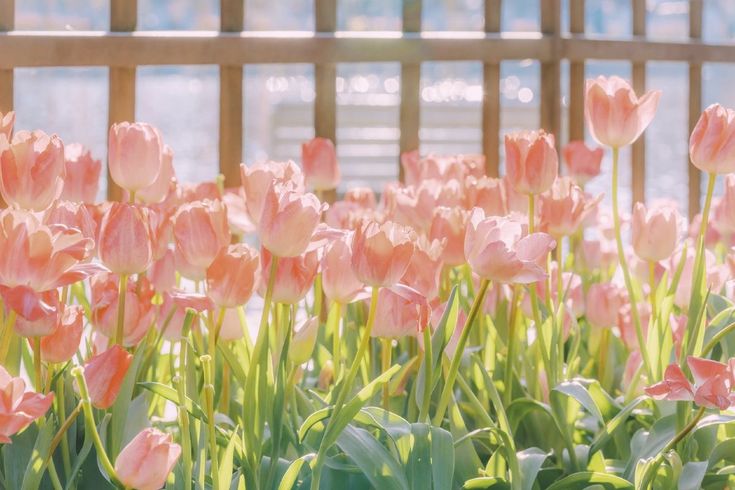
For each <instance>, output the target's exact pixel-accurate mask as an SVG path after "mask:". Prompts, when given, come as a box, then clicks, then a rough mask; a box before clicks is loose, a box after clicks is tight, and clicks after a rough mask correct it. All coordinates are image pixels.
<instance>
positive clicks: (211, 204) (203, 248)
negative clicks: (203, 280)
mask: <svg viewBox="0 0 735 490" xmlns="http://www.w3.org/2000/svg"><path fill="white" fill-rule="evenodd" d="M174 238H175V240H176V250H177V252H180V253H181V256H182V258H183V259H185V260H186V262H187V263H188V264H190V265H191V266H193V267H196V268H198V269H206V268H207V267H209V266H210V264H211V263H212V261H213V260H214V258H215V257H216V256H217V254H218V253H219V252H220V250H222V248H224V247H225V246H226V245H228V244H229V243H230V230H229V228H228V226H227V211H226V210H225V207H224V205H223V204H222V202H221V201H210V200H204V201H195V202H192V203H187V204H184V205H182V206H181V207H180V208H179V210H178V212H177V213H176V215H175V216H174ZM177 268H178V266H177Z"/></svg>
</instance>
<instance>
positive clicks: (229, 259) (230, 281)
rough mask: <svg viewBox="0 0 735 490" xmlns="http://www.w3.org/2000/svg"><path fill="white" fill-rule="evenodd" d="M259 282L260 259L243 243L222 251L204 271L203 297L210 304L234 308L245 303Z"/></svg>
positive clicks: (256, 253) (254, 251) (252, 249)
mask: <svg viewBox="0 0 735 490" xmlns="http://www.w3.org/2000/svg"><path fill="white" fill-rule="evenodd" d="M259 279H260V257H258V252H257V250H255V249H254V248H252V247H251V246H249V245H246V244H244V243H238V244H236V245H230V246H228V247H226V248H223V249H222V250H221V251H220V253H219V254H218V255H217V257H215V259H214V261H213V262H212V265H210V266H209V268H207V295H209V297H210V298H212V301H214V304H215V305H217V306H219V307H223V308H234V307H236V306H240V305H243V304H245V303H246V302H247V301H248V300H249V299H250V296H252V294H253V291H254V290H255V289H256V288H257V284H258V283H257V282H258V280H259Z"/></svg>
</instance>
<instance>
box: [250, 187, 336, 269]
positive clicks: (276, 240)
mask: <svg viewBox="0 0 735 490" xmlns="http://www.w3.org/2000/svg"><path fill="white" fill-rule="evenodd" d="M322 211H323V209H322V205H321V203H320V202H319V199H317V197H316V196H315V195H314V194H302V193H300V192H297V191H292V190H289V189H288V188H285V187H282V186H278V185H271V187H270V189H268V192H267V193H266V195H265V200H264V202H263V211H262V214H261V216H260V222H259V223H258V235H259V236H260V241H261V242H262V244H263V246H264V247H265V248H267V249H268V250H269V251H270V252H271V253H273V254H274V255H276V256H278V257H296V256H297V255H301V254H303V253H304V252H305V251H306V248H307V247H308V246H309V242H311V238H312V235H313V234H314V230H315V229H316V225H318V224H319V221H320V220H321V214H322Z"/></svg>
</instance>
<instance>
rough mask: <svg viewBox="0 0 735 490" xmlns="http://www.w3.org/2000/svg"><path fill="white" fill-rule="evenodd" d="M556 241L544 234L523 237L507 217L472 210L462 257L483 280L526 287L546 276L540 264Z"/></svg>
mask: <svg viewBox="0 0 735 490" xmlns="http://www.w3.org/2000/svg"><path fill="white" fill-rule="evenodd" d="M555 246H556V242H555V241H554V239H553V238H551V236H549V235H547V234H546V233H533V234H531V235H527V236H524V230H523V225H521V223H519V222H518V221H515V220H513V219H510V218H501V217H490V218H486V217H485V214H484V213H483V212H482V210H481V209H479V208H475V209H474V210H473V212H472V215H471V216H470V219H469V222H468V223H467V233H466V235H465V244H464V254H465V257H466V258H467V262H469V264H470V266H471V267H472V270H473V271H474V272H475V273H476V274H478V275H479V276H480V277H482V278H484V279H489V280H491V281H494V282H495V281H497V282H502V283H519V284H527V283H533V282H536V281H539V280H541V279H543V278H545V277H546V272H544V269H543V268H542V267H541V266H540V265H539V262H540V261H541V260H542V259H543V258H544V257H546V254H548V253H549V252H550V251H551V250H553V248H554V247H555Z"/></svg>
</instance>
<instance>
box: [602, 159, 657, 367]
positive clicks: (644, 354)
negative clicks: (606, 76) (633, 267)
mask: <svg viewBox="0 0 735 490" xmlns="http://www.w3.org/2000/svg"><path fill="white" fill-rule="evenodd" d="M619 152H620V151H619V149H618V148H613V149H612V161H613V168H612V207H613V210H612V213H613V224H614V225H615V243H616V244H617V249H618V260H619V261H620V268H621V269H622V270H623V278H624V279H625V287H626V289H627V290H628V298H629V300H630V314H631V317H632V318H633V326H634V328H635V335H636V339H637V340H638V348H639V349H640V351H641V358H642V359H643V365H644V367H645V369H646V374H647V375H648V379H649V380H653V371H652V369H651V360H650V359H649V357H648V349H646V342H645V340H644V339H643V329H642V327H641V318H640V315H639V314H638V302H637V301H636V297H635V290H634V289H633V282H632V280H631V278H630V270H629V269H628V261H627V259H626V258H625V249H624V247H623V237H622V234H621V231H620V211H619V207H618V159H619V158H618V157H619Z"/></svg>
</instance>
